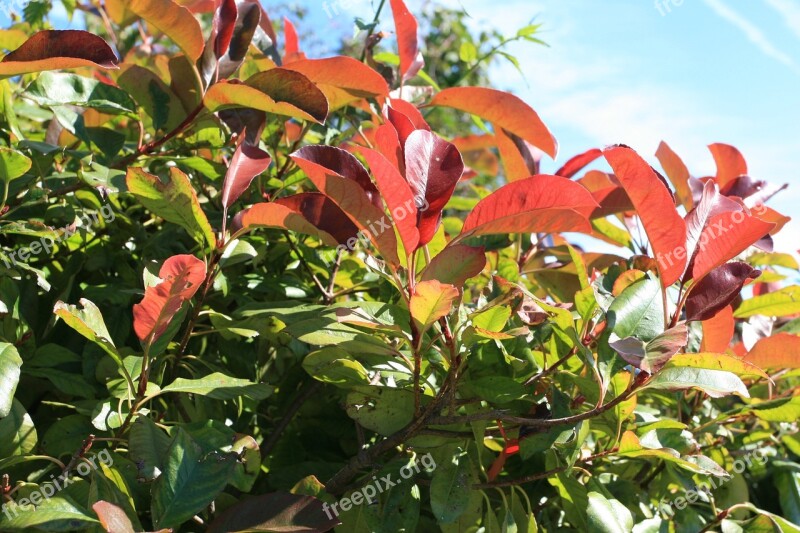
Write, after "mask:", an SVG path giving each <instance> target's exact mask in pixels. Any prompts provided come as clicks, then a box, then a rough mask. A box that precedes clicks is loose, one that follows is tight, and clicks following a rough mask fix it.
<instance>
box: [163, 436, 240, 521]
mask: <svg viewBox="0 0 800 533" xmlns="http://www.w3.org/2000/svg"><path fill="white" fill-rule="evenodd" d="M235 466H236V454H226V455H223V454H205V453H204V452H203V449H202V448H201V447H200V445H199V444H198V443H197V442H195V441H194V439H192V438H191V437H190V436H189V434H188V433H186V432H185V431H184V430H183V429H180V428H178V430H177V434H176V435H175V439H174V440H173V441H172V444H171V445H170V447H169V450H167V454H166V458H165V460H164V472H163V473H162V474H161V476H159V478H158V479H157V480H156V481H155V484H154V485H153V500H152V505H151V512H152V515H153V525H154V526H155V527H157V528H167V527H172V528H174V527H177V526H178V525H180V524H182V523H183V522H185V521H186V520H188V519H190V518H191V517H193V516H194V515H195V514H197V513H198V512H200V511H201V510H203V509H204V508H205V507H206V506H207V505H208V504H210V503H211V502H212V501H214V498H216V497H217V495H218V494H219V493H220V492H222V490H223V489H224V488H225V485H227V484H228V480H229V478H230V475H231V473H232V472H233V468H234V467H235Z"/></svg>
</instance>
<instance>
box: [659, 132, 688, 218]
mask: <svg viewBox="0 0 800 533" xmlns="http://www.w3.org/2000/svg"><path fill="white" fill-rule="evenodd" d="M656 157H657V158H658V161H659V162H660V163H661V168H663V169H664V172H665V173H666V175H667V177H668V178H669V181H671V182H672V186H673V187H675V195H676V196H677V197H678V201H679V202H680V204H681V205H682V206H683V207H685V208H686V210H687V211H689V210H690V209H691V208H692V206H693V205H694V201H693V199H692V188H691V187H690V186H689V178H690V177H691V176H690V174H689V169H688V168H686V165H685V164H684V163H683V160H681V158H680V157H678V154H676V153H675V152H673V151H672V148H670V147H669V145H668V144H667V143H665V142H664V141H661V144H659V145H658V150H656Z"/></svg>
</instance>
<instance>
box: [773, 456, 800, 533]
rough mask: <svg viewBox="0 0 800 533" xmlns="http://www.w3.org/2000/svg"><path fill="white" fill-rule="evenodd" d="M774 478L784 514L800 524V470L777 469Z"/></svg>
mask: <svg viewBox="0 0 800 533" xmlns="http://www.w3.org/2000/svg"><path fill="white" fill-rule="evenodd" d="M774 480H775V481H774V482H775V488H776V489H777V491H778V498H779V499H780V502H781V510H782V511H783V513H782V516H784V517H785V518H787V519H788V520H790V521H791V522H794V523H795V524H800V471H798V470H795V471H793V470H790V469H784V468H780V469H776V470H775V475H774Z"/></svg>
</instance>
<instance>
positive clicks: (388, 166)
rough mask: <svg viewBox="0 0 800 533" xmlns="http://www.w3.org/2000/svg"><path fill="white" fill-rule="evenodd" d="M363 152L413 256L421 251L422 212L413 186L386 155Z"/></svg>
mask: <svg viewBox="0 0 800 533" xmlns="http://www.w3.org/2000/svg"><path fill="white" fill-rule="evenodd" d="M389 127H391V126H389ZM360 152H361V154H362V155H363V156H364V159H366V161H367V164H368V165H369V168H370V170H371V171H372V175H373V176H374V178H375V182H376V183H377V184H378V189H380V192H381V196H383V200H384V201H385V202H386V207H388V208H389V213H390V214H391V215H392V220H393V221H394V224H395V226H397V231H398V233H400V238H401V239H402V241H403V246H404V247H405V250H406V255H407V256H409V255H411V254H412V253H414V252H415V251H416V250H417V248H418V245H419V230H418V229H417V215H418V213H417V206H416V203H415V202H414V194H413V193H412V192H411V187H410V186H409V184H408V182H407V181H406V180H405V179H403V176H402V175H401V174H400V171H399V170H398V169H397V167H396V166H394V165H393V164H392V163H391V162H390V161H389V160H388V159H387V158H386V157H384V156H383V154H381V153H380V152H377V151H375V150H371V149H369V148H361V149H360Z"/></svg>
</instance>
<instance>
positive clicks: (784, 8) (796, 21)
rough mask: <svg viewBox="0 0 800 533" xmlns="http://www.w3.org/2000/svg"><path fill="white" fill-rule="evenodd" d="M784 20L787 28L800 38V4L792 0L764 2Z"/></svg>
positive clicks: (768, 0)
mask: <svg viewBox="0 0 800 533" xmlns="http://www.w3.org/2000/svg"><path fill="white" fill-rule="evenodd" d="M764 1H765V2H766V3H767V5H769V6H770V7H772V9H774V10H775V11H777V12H778V14H779V15H780V16H781V18H782V19H783V22H784V23H785V24H786V26H787V27H788V28H789V29H790V30H792V33H794V34H795V35H796V36H797V37H798V38H800V4H796V3H795V2H792V0H764Z"/></svg>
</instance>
